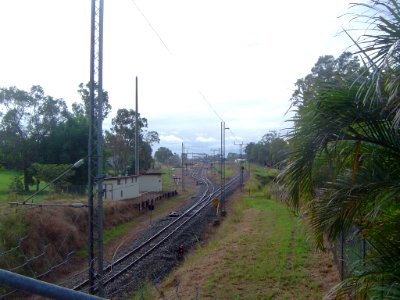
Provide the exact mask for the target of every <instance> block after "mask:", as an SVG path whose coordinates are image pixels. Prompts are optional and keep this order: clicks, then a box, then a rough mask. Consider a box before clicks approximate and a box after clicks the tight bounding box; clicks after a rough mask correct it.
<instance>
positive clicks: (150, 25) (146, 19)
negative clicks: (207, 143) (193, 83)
mask: <svg viewBox="0 0 400 300" xmlns="http://www.w3.org/2000/svg"><path fill="white" fill-rule="evenodd" d="M131 1H132V3H133V4H134V5H135V7H136V9H137V10H138V12H139V13H140V15H141V16H142V17H143V19H144V20H145V21H146V23H147V24H148V25H149V27H150V28H151V30H152V31H153V33H154V34H155V35H156V36H157V38H158V39H159V40H160V42H161V43H162V45H163V46H164V48H165V49H166V50H167V51H168V53H169V54H170V55H171V56H173V57H174V55H173V53H172V51H171V50H170V49H169V47H168V46H167V44H166V43H165V41H164V39H163V38H162V37H161V35H160V34H159V33H158V31H157V30H156V29H155V27H154V26H153V24H152V23H151V22H150V20H149V18H147V17H146V15H145V14H144V13H143V11H142V10H141V9H140V7H139V6H138V5H137V3H136V2H135V0H131ZM198 93H199V95H200V96H201V99H203V101H204V102H205V103H206V104H207V105H208V106H209V107H210V109H211V110H212V111H213V113H214V114H215V115H216V116H217V117H218V119H219V120H220V121H221V122H225V121H224V119H223V118H222V117H221V116H220V115H219V113H218V112H217V111H216V109H215V108H214V107H213V106H212V105H211V103H210V101H209V100H208V99H207V97H206V96H205V95H204V94H203V93H202V92H201V91H200V90H198ZM229 131H230V132H231V134H232V135H233V137H236V135H235V134H234V133H233V131H232V130H231V129H229Z"/></svg>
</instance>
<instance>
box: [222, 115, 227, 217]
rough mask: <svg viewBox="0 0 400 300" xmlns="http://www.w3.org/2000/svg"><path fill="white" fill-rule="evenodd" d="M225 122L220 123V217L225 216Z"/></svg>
mask: <svg viewBox="0 0 400 300" xmlns="http://www.w3.org/2000/svg"><path fill="white" fill-rule="evenodd" d="M226 129H229V128H226V127H225V122H224V121H222V122H221V165H220V171H221V196H220V197H221V216H225V214H226V211H225V130H226Z"/></svg>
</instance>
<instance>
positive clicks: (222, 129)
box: [219, 122, 225, 212]
mask: <svg viewBox="0 0 400 300" xmlns="http://www.w3.org/2000/svg"><path fill="white" fill-rule="evenodd" d="M224 127H225V126H224V123H223V122H221V153H220V154H221V155H220V163H219V168H220V179H221V193H220V204H221V212H222V210H223V202H224V191H223V186H224V181H223V180H224V174H223V166H222V164H223V160H224V158H223V153H224V151H223V142H222V141H223V138H224V137H223V131H224Z"/></svg>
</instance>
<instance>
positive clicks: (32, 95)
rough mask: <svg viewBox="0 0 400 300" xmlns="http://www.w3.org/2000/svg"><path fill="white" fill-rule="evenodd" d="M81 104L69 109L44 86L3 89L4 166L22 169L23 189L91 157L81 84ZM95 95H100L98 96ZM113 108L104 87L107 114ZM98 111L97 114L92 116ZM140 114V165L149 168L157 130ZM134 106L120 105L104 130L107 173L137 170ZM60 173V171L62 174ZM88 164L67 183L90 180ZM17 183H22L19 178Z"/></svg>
mask: <svg viewBox="0 0 400 300" xmlns="http://www.w3.org/2000/svg"><path fill="white" fill-rule="evenodd" d="M78 92H79V94H80V96H81V99H82V102H81V103H73V104H72V108H71V110H69V109H68V107H67V105H66V102H65V101H64V100H63V99H56V98H54V97H52V96H49V95H46V94H45V92H44V90H43V88H42V87H40V86H33V87H32V88H31V89H30V90H29V91H24V90H20V89H18V88H17V87H9V88H1V89H0V167H5V168H8V169H15V170H17V171H22V172H23V180H22V182H21V183H20V184H19V185H21V186H22V187H23V190H24V191H29V186H30V185H32V184H35V183H36V184H38V183H39V182H40V181H41V180H42V181H48V180H50V179H53V178H54V177H53V178H52V176H54V175H55V174H57V173H58V172H59V171H60V170H63V169H64V170H65V167H67V166H70V165H71V164H73V163H75V162H76V161H78V160H79V159H81V158H85V157H86V156H87V149H88V148H87V145H88V113H89V88H88V85H83V84H80V85H79V89H78ZM95 100H97V97H96V99H95ZM110 112H111V105H110V104H109V99H108V93H107V92H106V91H103V116H102V118H103V119H105V118H106V117H107V116H108V115H109V113H110ZM97 117H98V116H97V114H96V113H95V115H94V118H95V119H96V118H97ZM138 118H139V126H140V128H139V147H140V164H139V165H140V168H141V170H142V171H144V170H147V169H148V168H150V166H151V163H152V156H151V152H152V150H151V146H152V144H153V143H156V142H158V141H159V138H158V134H157V132H149V131H147V119H146V118H141V117H140V115H139V116H138ZM134 119H135V111H134V110H127V109H119V110H118V111H117V114H116V116H115V117H114V118H113V119H112V127H111V129H110V130H109V131H106V132H105V150H104V151H105V155H104V157H105V161H104V165H105V167H106V172H108V173H111V174H125V173H130V172H132V170H133V169H134V164H135V161H134V155H133V150H134V146H135V145H134V135H135V123H134ZM58 174H59V173H58ZM86 182H87V168H86V167H84V166H83V167H80V168H77V169H75V170H74V171H73V172H72V173H71V174H69V176H67V177H65V178H64V183H68V184H73V185H86ZM17 185H18V182H17Z"/></svg>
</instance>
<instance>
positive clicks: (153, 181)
mask: <svg viewBox="0 0 400 300" xmlns="http://www.w3.org/2000/svg"><path fill="white" fill-rule="evenodd" d="M161 175H162V173H146V174H140V176H139V193H146V192H162V181H161Z"/></svg>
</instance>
